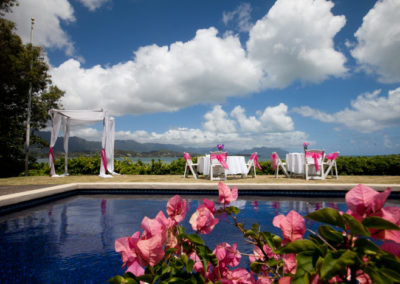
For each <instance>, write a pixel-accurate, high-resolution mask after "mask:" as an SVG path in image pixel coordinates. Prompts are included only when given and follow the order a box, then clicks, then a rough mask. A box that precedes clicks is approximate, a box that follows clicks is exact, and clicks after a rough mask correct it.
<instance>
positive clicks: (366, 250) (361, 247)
mask: <svg viewBox="0 0 400 284" xmlns="http://www.w3.org/2000/svg"><path fill="white" fill-rule="evenodd" d="M354 248H355V249H356V251H357V252H358V254H359V255H364V254H368V255H376V254H378V253H380V252H381V249H380V248H379V247H378V246H377V245H375V244H374V243H373V242H371V241H370V240H368V239H364V238H359V239H357V240H356V241H355V243H354Z"/></svg>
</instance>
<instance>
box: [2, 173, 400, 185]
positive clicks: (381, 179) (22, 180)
mask: <svg viewBox="0 0 400 284" xmlns="http://www.w3.org/2000/svg"><path fill="white" fill-rule="evenodd" d="M85 182H91V183H93V182H99V183H125V182H166V183H216V181H210V180H208V179H206V178H205V177H202V176H201V177H200V178H199V179H197V180H195V179H194V178H193V177H192V176H189V178H183V176H182V175H120V176H114V177H113V178H101V177H99V176H93V175H85V176H75V175H74V176H67V177H60V178H51V177H48V176H32V177H14V178H1V179H0V187H2V186H15V185H19V186H26V185H56V184H68V183H85ZM227 183H238V184H240V183H307V184H313V183H323V184H325V183H332V184H343V183H346V184H360V183H362V184H400V176H339V179H337V180H336V179H334V178H331V177H327V179H326V180H308V181H306V180H305V179H302V178H290V179H289V178H286V177H284V176H280V177H279V178H277V179H276V178H275V177H274V176H273V175H257V177H256V178H252V177H248V178H247V179H242V178H240V176H237V177H229V178H228V180H227Z"/></svg>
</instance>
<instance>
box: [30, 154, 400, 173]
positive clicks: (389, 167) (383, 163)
mask: <svg viewBox="0 0 400 284" xmlns="http://www.w3.org/2000/svg"><path fill="white" fill-rule="evenodd" d="M100 160H101V159H100V156H99V155H95V156H91V157H84V156H80V157H78V158H73V159H70V160H69V161H68V172H69V173H70V174H71V175H98V174H99V171H100ZM193 162H194V163H197V157H193ZM259 163H260V166H261V168H262V169H261V170H260V169H258V168H257V175H273V174H274V173H275V172H274V169H273V168H272V164H271V161H259ZM185 164H186V162H185V160H184V159H183V158H178V159H177V160H174V161H172V162H171V163H170V164H167V163H163V162H162V161H161V160H160V159H158V160H157V161H156V160H154V159H153V160H152V161H151V163H150V164H146V163H143V162H142V161H141V160H138V161H137V162H133V161H132V160H131V159H129V158H127V157H125V158H123V159H122V160H114V170H115V172H117V173H120V174H124V175H183V172H184V170H185ZM55 167H56V172H57V173H58V174H62V173H64V158H59V159H56V161H55ZM337 167H338V172H339V174H340V175H399V174H400V155H387V156H358V157H355V156H339V157H338V159H337ZM48 174H49V166H48V164H47V163H33V164H31V167H30V175H48Z"/></svg>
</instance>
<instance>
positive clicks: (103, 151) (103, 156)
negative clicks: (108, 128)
mask: <svg viewBox="0 0 400 284" xmlns="http://www.w3.org/2000/svg"><path fill="white" fill-rule="evenodd" d="M101 160H102V161H103V166H104V172H105V173H107V158H106V149H104V148H103V149H101Z"/></svg>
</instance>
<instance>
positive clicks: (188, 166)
mask: <svg viewBox="0 0 400 284" xmlns="http://www.w3.org/2000/svg"><path fill="white" fill-rule="evenodd" d="M183 158H185V160H186V165H185V173H184V174H183V177H184V178H186V177H187V176H188V175H189V171H190V172H191V173H192V175H193V177H194V179H197V174H196V171H195V170H194V167H197V166H198V164H197V163H196V164H195V163H193V161H192V158H191V157H190V155H189V153H186V152H185V153H183Z"/></svg>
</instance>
